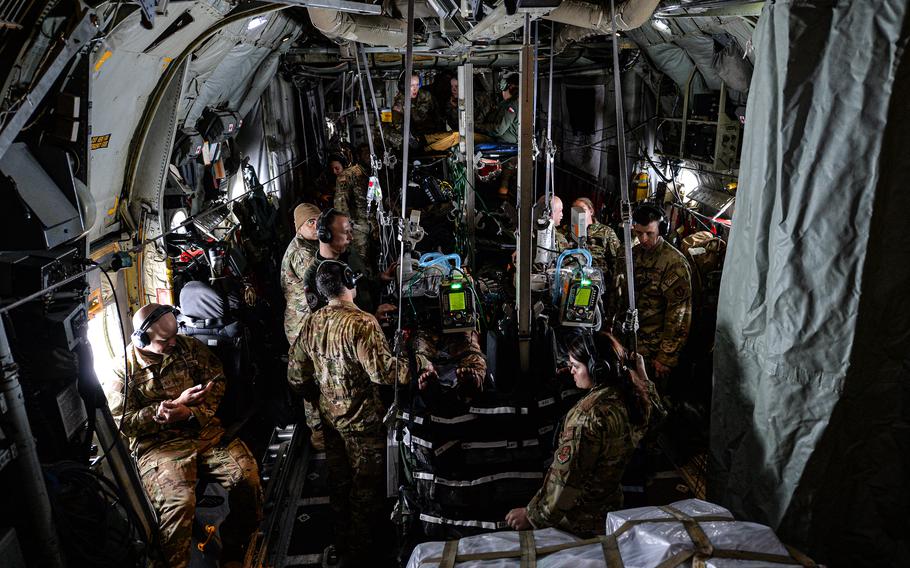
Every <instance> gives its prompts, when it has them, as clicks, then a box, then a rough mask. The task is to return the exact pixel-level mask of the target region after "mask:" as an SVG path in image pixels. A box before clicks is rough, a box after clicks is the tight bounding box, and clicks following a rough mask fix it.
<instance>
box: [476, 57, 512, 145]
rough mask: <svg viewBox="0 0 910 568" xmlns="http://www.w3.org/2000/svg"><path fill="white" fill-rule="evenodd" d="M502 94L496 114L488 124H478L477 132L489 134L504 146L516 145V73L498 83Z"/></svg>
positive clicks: (504, 77) (506, 76)
mask: <svg viewBox="0 0 910 568" xmlns="http://www.w3.org/2000/svg"><path fill="white" fill-rule="evenodd" d="M499 91H500V92H501V93H502V101H500V103H499V106H498V107H497V109H496V112H494V113H492V116H490V117H489V118H490V122H488V123H486V124H478V125H477V127H476V128H477V130H478V131H480V132H483V133H485V134H489V135H490V136H492V137H493V138H495V139H496V140H498V141H500V142H504V143H506V144H518V91H519V89H518V73H509V74H508V75H505V76H503V78H502V79H500V81H499Z"/></svg>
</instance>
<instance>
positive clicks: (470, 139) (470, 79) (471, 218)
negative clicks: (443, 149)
mask: <svg viewBox="0 0 910 568" xmlns="http://www.w3.org/2000/svg"><path fill="white" fill-rule="evenodd" d="M458 106H459V109H460V110H461V113H460V114H461V117H460V120H459V134H460V135H461V144H462V147H461V152H462V154H464V171H465V187H464V205H465V207H464V208H465V211H464V220H465V224H466V225H467V228H468V239H467V246H466V248H467V258H466V259H465V262H466V263H467V265H468V266H470V267H471V268H474V232H475V229H476V225H477V220H476V216H475V215H474V198H475V196H474V181H475V179H476V177H475V172H474V170H475V164H474V64H472V63H465V64H464V65H461V66H460V67H458Z"/></svg>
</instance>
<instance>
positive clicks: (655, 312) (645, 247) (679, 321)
mask: <svg viewBox="0 0 910 568" xmlns="http://www.w3.org/2000/svg"><path fill="white" fill-rule="evenodd" d="M668 230H669V224H668V223H667V220H666V218H665V217H664V212H663V210H662V209H661V208H660V207H659V206H657V205H654V204H651V203H644V204H641V205H639V206H638V207H637V208H636V209H635V211H633V212H632V234H633V236H634V237H637V238H638V244H637V245H635V246H634V247H633V248H632V265H633V266H634V268H635V295H636V308H637V309H638V323H639V329H638V352H639V353H641V354H642V355H643V356H644V358H645V361H646V363H647V365H648V370H649V372H650V371H653V372H652V373H651V376H653V377H654V381H655V382H656V383H657V386H658V389H659V390H660V392H661V395H663V396H666V394H667V392H666V390H667V387H668V384H667V382H668V379H669V377H670V373H671V372H672V370H673V368H675V367H676V366H677V365H678V364H679V355H680V353H681V352H682V349H683V347H685V345H686V340H687V339H688V337H689V324H690V322H691V320H692V276H691V274H690V272H689V263H688V262H686V258H685V257H684V256H683V254H682V253H681V252H679V251H678V250H676V248H675V247H674V246H673V245H671V244H670V243H668V242H667V241H666V240H665V238H664V237H665V236H666V235H667V231H668ZM618 272H619V273H620V276H621V278H622V281H623V282H624V281H625V278H624V274H625V272H624V268H622V269H619V270H618ZM620 288H621V289H622V286H621V287H620ZM618 315H619V317H621V316H622V313H619V314H618Z"/></svg>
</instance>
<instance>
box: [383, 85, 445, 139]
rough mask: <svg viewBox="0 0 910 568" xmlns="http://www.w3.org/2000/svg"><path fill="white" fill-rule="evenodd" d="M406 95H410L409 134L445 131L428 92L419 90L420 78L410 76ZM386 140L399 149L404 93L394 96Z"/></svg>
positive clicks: (442, 121)
mask: <svg viewBox="0 0 910 568" xmlns="http://www.w3.org/2000/svg"><path fill="white" fill-rule="evenodd" d="M408 93H410V95H411V134H412V135H421V134H427V133H430V132H443V131H445V118H444V117H443V115H442V113H441V112H440V110H439V107H438V105H437V104H436V99H435V98H433V95H432V94H430V92H429V91H427V90H425V89H421V88H420V77H418V76H417V75H412V76H411V80H410V82H409V89H408ZM386 140H387V141H388V142H389V143H390V144H391V145H392V146H394V147H395V148H400V147H401V145H402V141H403V140H404V93H402V92H399V93H398V94H397V95H395V100H394V102H393V104H392V128H391V129H390V132H388V133H387V136H386Z"/></svg>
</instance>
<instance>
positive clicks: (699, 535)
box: [420, 506, 818, 568]
mask: <svg viewBox="0 0 910 568" xmlns="http://www.w3.org/2000/svg"><path fill="white" fill-rule="evenodd" d="M660 510H661V511H663V512H665V513H667V514H668V515H670V517H669V518H666V517H665V518H660V519H636V520H634V521H626V522H625V523H623V525H622V526H621V527H619V529H618V530H617V531H616V532H614V533H613V534H610V535H606V536H598V537H594V538H589V539H585V540H579V541H576V542H566V543H563V544H554V545H551V546H544V547H541V548H536V547H535V545H534V531H520V532H519V533H518V536H519V543H520V547H519V549H518V550H509V551H502V552H477V553H474V554H458V543H459V542H460V540H449V541H446V543H445V546H444V547H443V550H442V556H441V557H436V558H427V559H424V560H422V561H421V562H420V563H421V564H428V563H431V562H436V563H438V564H439V568H454V566H455V564H456V563H458V562H469V561H472V560H501V559H505V558H519V559H520V562H521V564H520V567H521V568H536V567H537V558H538V557H541V556H546V555H548V554H553V553H554V552H560V551H563V550H568V549H571V548H579V547H582V546H589V545H592V544H600V546H601V549H602V551H603V555H604V561H605V562H606V565H607V568H624V566H625V565H624V564H623V561H622V555H621V554H620V552H619V541H618V539H619V537H620V536H622V534H623V533H625V532H626V531H628V530H629V529H631V528H632V527H634V526H636V525H642V524H646V523H682V525H683V528H685V529H686V532H687V533H688V534H689V538H691V539H692V543H693V544H695V548H694V549H692V550H684V551H682V552H680V553H678V554H675V555H673V556H671V557H670V558H667V559H666V560H664V561H663V562H661V563H660V564H658V565H657V566H656V567H655V568H675V567H676V566H681V565H682V564H684V563H685V562H688V561H689V560H691V561H692V568H705V560H707V559H709V558H728V559H732V560H758V561H762V562H769V563H771V564H790V565H793V564H798V565H800V566H804V567H805V568H817V566H818V565H817V564H815V562H813V561H812V560H811V559H810V558H809V557H807V556H806V555H804V554H803V553H801V552H799V551H798V550H796V549H794V548H792V547H790V546H786V545H784V546H785V547H786V548H787V551H788V552H789V553H790V555H789V556H784V555H782V554H768V553H765V552H751V551H747V550H725V549H720V548H715V547H714V546H713V545H712V544H711V541H710V540H709V539H708V535H706V534H705V531H704V530H702V528H701V526H700V525H699V522H733V521H734V520H735V519H733V518H732V517H729V516H726V515H701V516H697V517H690V516H689V515H686V514H685V513H683V512H682V511H680V510H678V509H676V508H674V507H670V506H666V507H660Z"/></svg>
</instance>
